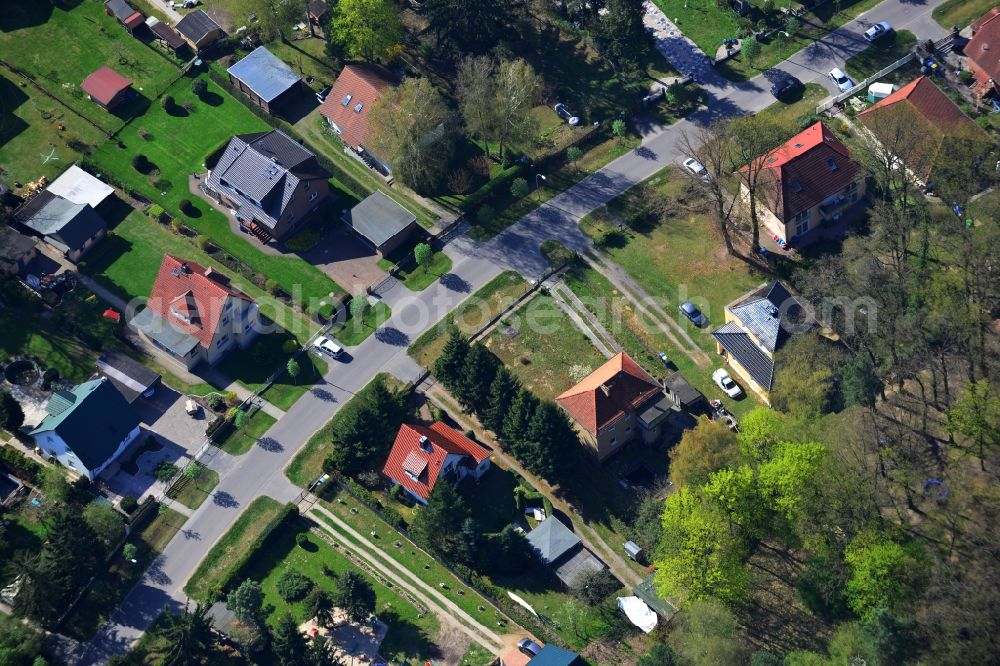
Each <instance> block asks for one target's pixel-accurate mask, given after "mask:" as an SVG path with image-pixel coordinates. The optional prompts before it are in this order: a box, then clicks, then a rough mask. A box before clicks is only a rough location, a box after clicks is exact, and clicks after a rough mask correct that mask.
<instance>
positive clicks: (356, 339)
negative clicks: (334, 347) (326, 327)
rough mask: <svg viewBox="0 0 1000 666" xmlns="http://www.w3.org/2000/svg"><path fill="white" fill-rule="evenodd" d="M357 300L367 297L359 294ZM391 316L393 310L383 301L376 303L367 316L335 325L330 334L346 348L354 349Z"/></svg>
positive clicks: (351, 318)
mask: <svg viewBox="0 0 1000 666" xmlns="http://www.w3.org/2000/svg"><path fill="white" fill-rule="evenodd" d="M355 298H365V295H364V294H359V295H358V296H356V297H355ZM391 316H392V309H391V308H390V307H389V306H388V305H386V304H385V303H383V302H382V301H376V302H375V303H374V304H373V305H372V306H371V307H369V308H368V309H367V310H365V314H364V316H363V317H361V319H360V320H358V319H355V318H354V317H349V318H348V319H347V320H346V321H345V322H344V323H343V324H341V325H339V326H337V325H335V326H334V328H332V329H331V331H330V333H331V335H332V336H333V337H334V338H335V339H336V340H337V341H338V342H340V343H341V344H342V345H344V346H345V347H354V346H356V345H360V344H361V343H362V342H364V341H365V340H366V339H367V338H368V336H369V335H371V334H372V333H374V332H375V329H377V328H378V327H379V326H381V325H382V324H384V323H385V322H386V321H388V320H389V317H391Z"/></svg>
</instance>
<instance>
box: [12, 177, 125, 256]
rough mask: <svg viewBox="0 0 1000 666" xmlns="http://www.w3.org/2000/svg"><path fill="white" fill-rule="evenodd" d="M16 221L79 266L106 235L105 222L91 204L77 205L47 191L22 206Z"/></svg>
mask: <svg viewBox="0 0 1000 666" xmlns="http://www.w3.org/2000/svg"><path fill="white" fill-rule="evenodd" d="M14 219H15V220H16V221H17V222H18V224H19V225H20V227H21V229H22V230H23V231H25V232H26V233H28V234H31V235H33V236H37V237H39V238H41V239H42V240H44V241H45V242H46V243H48V244H49V245H51V246H52V247H54V248H56V249H57V250H59V251H60V252H62V253H63V255H65V256H66V258H67V259H69V260H70V261H72V262H73V263H76V262H78V261H80V259H82V258H83V256H84V255H85V254H87V252H89V251H90V250H91V249H93V247H94V246H95V245H97V243H98V242H100V240H101V239H102V238H104V235H105V234H106V233H107V227H106V226H105V224H104V220H102V219H101V216H100V215H98V214H97V212H96V211H95V210H94V208H93V207H92V206H91V205H90V204H89V203H75V202H73V201H70V200H69V199H66V198H63V197H61V196H59V195H56V194H53V193H52V192H50V191H48V190H45V191H42V192H40V193H38V194H37V195H35V197H34V198H33V199H32V200H31V201H29V202H28V203H26V204H25V205H24V206H22V207H21V208H20V209H19V210H18V211H17V212H16V213H15V214H14Z"/></svg>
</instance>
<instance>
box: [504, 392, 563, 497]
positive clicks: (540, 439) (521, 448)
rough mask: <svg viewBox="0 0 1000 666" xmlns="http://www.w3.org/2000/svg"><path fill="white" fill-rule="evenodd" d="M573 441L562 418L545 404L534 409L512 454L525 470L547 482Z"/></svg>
mask: <svg viewBox="0 0 1000 666" xmlns="http://www.w3.org/2000/svg"><path fill="white" fill-rule="evenodd" d="M574 440H576V435H575V433H574V432H573V426H571V425H570V423H569V419H568V418H567V417H566V414H565V413H564V412H563V411H562V410H560V409H559V407H557V406H556V404H555V403H554V402H551V401H549V400H546V401H544V402H542V403H540V404H539V405H538V407H537V408H536V409H535V413H534V414H532V416H531V420H530V421H529V422H528V427H527V430H526V431H525V433H524V436H523V437H522V438H521V440H520V441H519V442H517V443H516V444H515V445H514V453H515V454H516V455H517V456H518V458H519V459H520V460H521V462H522V463H524V464H525V466H527V467H528V469H530V470H531V471H533V472H535V473H536V474H540V475H541V476H543V477H545V478H550V477H551V476H552V475H553V474H554V473H555V471H556V469H557V465H556V463H557V462H558V461H559V460H561V459H562V457H563V454H564V453H565V452H566V451H567V450H568V448H569V446H570V445H571V444H572V443H573V442H574Z"/></svg>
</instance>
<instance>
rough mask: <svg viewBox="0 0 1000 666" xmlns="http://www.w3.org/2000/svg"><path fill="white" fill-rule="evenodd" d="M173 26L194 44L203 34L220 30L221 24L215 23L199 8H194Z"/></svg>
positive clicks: (201, 38)
mask: <svg viewBox="0 0 1000 666" xmlns="http://www.w3.org/2000/svg"><path fill="white" fill-rule="evenodd" d="M175 27H176V28H177V32H179V33H181V34H182V35H184V36H185V37H187V38H188V39H190V40H191V41H192V42H194V43H195V44H197V43H198V42H200V41H201V40H203V39H204V38H205V36H206V35H208V34H209V33H211V32H212V31H214V30H222V26H220V25H219V24H218V23H216V22H215V19H213V18H212V17H211V16H209V15H208V14H206V13H205V12H204V11H203V10H201V9H196V10H194V11H193V12H191V13H190V14H188V15H187V16H185V17H184V18H182V19H181V20H180V21H178V22H177V25H176V26H175Z"/></svg>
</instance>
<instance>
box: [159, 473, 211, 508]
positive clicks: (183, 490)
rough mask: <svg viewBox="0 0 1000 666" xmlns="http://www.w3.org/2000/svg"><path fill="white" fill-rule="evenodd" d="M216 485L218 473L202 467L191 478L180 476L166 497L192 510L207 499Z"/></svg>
mask: <svg viewBox="0 0 1000 666" xmlns="http://www.w3.org/2000/svg"><path fill="white" fill-rule="evenodd" d="M217 485H219V473H218V472H216V471H215V470H214V469H209V468H207V467H203V468H202V469H201V470H200V471H199V472H198V474H197V476H195V477H193V478H188V477H186V476H182V477H181V478H180V479H179V480H178V481H177V483H175V484H174V485H173V487H171V488H170V490H169V491H168V492H167V497H169V498H170V499H175V500H177V501H178V502H180V503H181V504H183V505H184V506H186V507H187V508H189V509H192V510H194V509H197V508H198V507H199V506H201V505H202V504H203V503H204V501H205V500H206V499H208V497H209V495H211V494H212V490H213V489H214V488H215V487H216V486H217Z"/></svg>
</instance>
